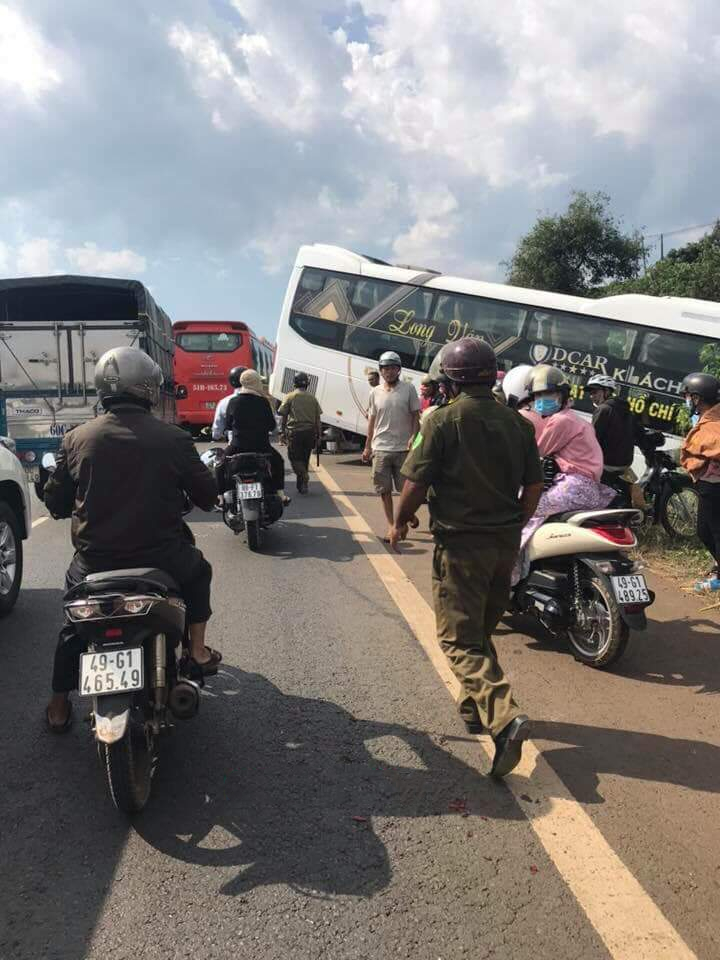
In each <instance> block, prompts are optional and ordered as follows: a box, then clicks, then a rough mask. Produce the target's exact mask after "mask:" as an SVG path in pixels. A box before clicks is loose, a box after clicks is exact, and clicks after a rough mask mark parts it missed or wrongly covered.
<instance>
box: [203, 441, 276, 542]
mask: <svg viewBox="0 0 720 960" xmlns="http://www.w3.org/2000/svg"><path fill="white" fill-rule="evenodd" d="M201 459H202V461H203V463H204V464H205V465H206V466H208V467H210V468H211V469H213V470H215V472H216V474H217V472H218V470H223V471H224V472H225V477H226V478H231V479H232V485H231V488H230V489H229V490H226V492H225V493H224V495H223V497H222V514H223V521H224V523H225V524H226V525H227V526H228V527H230V529H231V530H232V532H233V533H234V534H236V535H237V534H239V533H241V532H242V531H243V530H244V531H245V534H246V536H247V544H248V547H249V548H250V550H252V551H253V552H255V551H257V550H259V549H260V546H261V543H262V534H263V530H265V529H267V527H269V526H270V525H271V524H273V523H275V522H276V521H277V520H279V519H280V518H281V517H282V515H283V502H282V499H281V498H280V496H279V495H278V494H277V493H276V492H275V490H273V487H272V477H271V472H270V458H269V456H268V455H267V454H266V453H236V454H232V455H231V456H229V457H228V456H226V454H225V451H224V450H223V449H222V447H211V448H210V450H207V451H206V452H205V453H204V454H203V455H202V457H201Z"/></svg>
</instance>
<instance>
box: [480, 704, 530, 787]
mask: <svg viewBox="0 0 720 960" xmlns="http://www.w3.org/2000/svg"><path fill="white" fill-rule="evenodd" d="M529 736H530V721H529V720H528V718H527V717H526V716H524V715H523V714H521V715H520V716H519V717H515V719H514V720H511V721H510V723H509V724H508V725H507V726H506V727H505V728H504V729H503V730H501V731H500V733H499V734H498V735H497V736H496V737H495V738H494V739H495V759H494V760H493V765H492V770H491V771H490V775H491V776H492V777H497V778H498V779H499V778H500V777H505V776H507V775H508V773H510V772H511V771H512V770H514V769H515V767H516V766H517V765H518V764H519V763H520V758H521V756H522V745H523V740H527V739H528V737H529Z"/></svg>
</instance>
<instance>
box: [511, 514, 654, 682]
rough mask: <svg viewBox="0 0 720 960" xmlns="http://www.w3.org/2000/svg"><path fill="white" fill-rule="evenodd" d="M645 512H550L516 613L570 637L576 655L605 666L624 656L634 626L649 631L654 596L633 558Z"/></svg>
mask: <svg viewBox="0 0 720 960" xmlns="http://www.w3.org/2000/svg"><path fill="white" fill-rule="evenodd" d="M642 520H643V515H642V513H641V512H640V511H639V510H613V509H607V510H591V511H588V510H574V511H571V512H569V513H561V514H557V515H555V516H552V517H548V519H547V520H546V521H545V523H544V524H543V525H542V526H541V527H539V528H538V529H537V530H536V531H535V533H534V534H533V536H532V537H531V538H530V540H529V542H528V544H527V547H526V550H527V559H529V561H530V569H529V572H528V575H527V576H526V577H525V578H524V579H522V580H520V582H519V583H518V584H517V585H516V587H515V589H514V591H513V595H512V606H511V612H513V613H523V614H529V615H531V616H534V617H536V618H537V619H538V620H539V621H540V622H541V623H542V624H543V626H545V627H546V628H547V629H548V630H549V631H550V633H552V634H553V635H554V636H556V637H560V638H562V639H567V640H569V642H570V648H571V650H572V652H573V654H574V656H575V659H576V660H580V661H581V662H582V663H585V664H587V665H588V666H590V667H596V668H598V669H602V668H605V667H609V666H610V664H612V663H614V662H615V661H616V660H618V658H619V657H621V656H622V654H623V652H624V650H625V647H626V646H627V642H628V638H629V634H630V629H631V628H632V629H633V630H644V629H645V627H646V626H647V618H646V616H645V610H646V608H647V607H649V606H650V604H651V603H653V601H654V600H655V595H654V593H653V592H652V591H651V590H649V589H648V586H647V583H646V581H645V577H644V576H643V575H642V574H641V573H639V572H638V567H637V565H636V564H635V563H634V562H633V560H632V559H631V558H630V556H629V553H630V551H631V550H632V549H633V548H634V547H635V546H636V545H637V539H636V537H635V534H634V532H633V527H635V526H639V525H640V524H641V523H642Z"/></svg>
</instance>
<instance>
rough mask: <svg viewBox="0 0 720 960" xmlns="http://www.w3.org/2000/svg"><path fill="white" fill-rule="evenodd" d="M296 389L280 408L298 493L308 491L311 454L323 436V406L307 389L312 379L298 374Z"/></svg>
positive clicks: (304, 374) (295, 382)
mask: <svg viewBox="0 0 720 960" xmlns="http://www.w3.org/2000/svg"><path fill="white" fill-rule="evenodd" d="M293 382H294V384H295V390H293V392H292V393H289V394H288V395H287V396H286V397H285V399H284V400H283V402H282V403H281V404H280V407H279V408H278V413H279V414H280V416H281V417H282V432H283V434H284V435H286V436H287V441H288V457H289V459H290V464H291V466H292V468H293V470H294V471H295V478H296V479H295V485H296V486H297V489H298V492H299V493H307V492H308V486H309V483H310V472H309V469H308V468H309V466H310V455H311V454H312V452H313V450H314V449H315V447H316V445H317V443H318V442H319V439H320V417H321V415H322V409H321V407H320V404H319V403H318V402H317V400H316V399H315V397H314V396H313V395H312V394H311V393H308V392H307V389H308V386H309V385H310V378H309V377H308V375H307V374H306V373H302V372H301V373H296V374H295V379H294V381H293Z"/></svg>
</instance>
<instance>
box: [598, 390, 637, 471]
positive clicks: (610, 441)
mask: <svg viewBox="0 0 720 960" xmlns="http://www.w3.org/2000/svg"><path fill="white" fill-rule="evenodd" d="M586 388H587V391H588V393H589V394H590V399H591V400H592V403H593V406H594V407H595V412H594V413H593V418H592V422H593V427H595V436H596V437H597V440H598V443H599V444H600V449H601V450H602V453H603V480H604V482H606V483H610V482H612V481H614V480H617V479H618V478H620V477H621V476H622V474H623V473H625V471H626V470H627V469H628V467H629V466H631V465H632V462H633V457H634V454H635V443H636V440H637V438H638V431H639V430H640V424H639V423H638V421H637V420H636V419H635V417H634V415H633V413H632V412H631V410H630V406H629V404H628V402H627V400H621V399H620V397H619V396H618V385H617V383H616V382H615V381H614V380H613V378H612V377H609V376H607V375H606V374H604V373H596V374H594V375H593V376H592V377H590V379H589V380H588V382H587V384H586Z"/></svg>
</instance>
